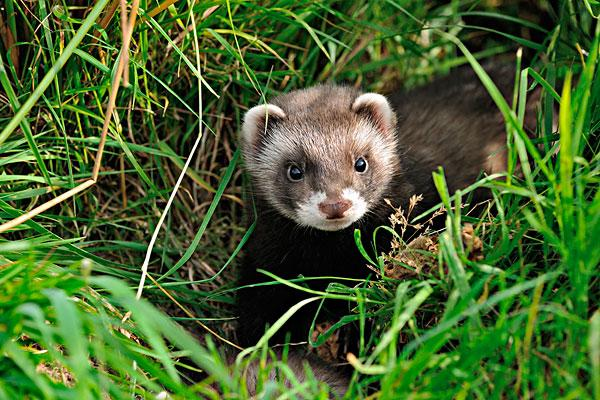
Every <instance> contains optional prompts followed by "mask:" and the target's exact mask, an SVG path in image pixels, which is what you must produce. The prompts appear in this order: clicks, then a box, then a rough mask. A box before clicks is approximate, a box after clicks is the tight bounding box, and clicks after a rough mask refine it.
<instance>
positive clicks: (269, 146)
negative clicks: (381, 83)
mask: <svg viewBox="0 0 600 400" xmlns="http://www.w3.org/2000/svg"><path fill="white" fill-rule="evenodd" d="M396 140H397V139H396V117H395V115H394V112H393V111H392V108H391V107H390V105H389V103H388V101H387V100H386V98H385V97H383V96H382V95H379V94H376V93H365V94H361V93H360V92H358V91H357V90H355V89H353V88H349V87H340V86H317V87H313V88H309V89H304V90H298V91H295V92H291V93H289V94H286V95H282V96H280V97H277V98H275V99H273V100H272V101H271V103H269V104H265V105H259V106H256V107H253V108H252V109H250V110H249V111H248V112H247V113H246V115H245V117H244V124H243V127H242V151H243V154H244V161H245V163H246V170H247V172H248V173H249V174H250V176H251V177H252V181H253V185H254V190H255V191H256V192H257V193H258V194H259V195H260V196H262V197H263V198H264V199H265V200H266V201H267V202H268V203H269V205H270V206H272V207H273V208H275V209H276V210H277V211H278V212H279V213H281V214H283V215H284V216H286V217H288V218H290V219H292V220H293V221H295V222H296V223H297V224H298V225H301V226H310V227H314V228H317V229H321V230H325V231H335V230H339V229H343V228H346V227H348V226H350V225H351V224H352V223H354V222H356V221H358V220H360V219H361V218H362V217H363V216H364V215H365V213H367V211H368V210H369V209H370V208H371V207H372V206H373V205H374V204H375V203H377V202H379V201H380V200H381V196H382V195H383V192H384V191H385V190H386V188H387V187H388V186H389V184H390V182H391V180H392V177H393V175H394V174H395V172H396V169H397V168H398V155H397V149H396V144H397V143H396Z"/></svg>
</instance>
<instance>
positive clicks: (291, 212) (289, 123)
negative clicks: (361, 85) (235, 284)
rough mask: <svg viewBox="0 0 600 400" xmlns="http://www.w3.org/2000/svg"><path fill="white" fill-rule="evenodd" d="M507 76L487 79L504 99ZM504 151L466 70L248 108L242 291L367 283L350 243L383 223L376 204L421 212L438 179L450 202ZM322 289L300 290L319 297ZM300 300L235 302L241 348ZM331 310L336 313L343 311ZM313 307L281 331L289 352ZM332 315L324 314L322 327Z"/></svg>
mask: <svg viewBox="0 0 600 400" xmlns="http://www.w3.org/2000/svg"><path fill="white" fill-rule="evenodd" d="M507 72H508V71H504V70H499V71H491V74H492V77H493V78H494V79H495V80H496V81H497V83H498V79H499V80H500V85H499V86H500V87H501V88H507V89H508V88H509V87H510V83H509V82H510V81H511V80H512V74H511V73H510V72H508V73H507ZM504 144H505V129H504V121H503V118H502V116H501V114H500V113H499V111H498V110H497V108H496V106H495V105H494V104H493V101H492V99H491V98H490V96H489V95H488V93H487V91H486V90H485V88H483V86H482V85H481V83H480V81H479V79H478V78H477V77H476V76H475V75H474V73H473V72H471V71H470V70H467V69H461V70H458V72H455V73H453V74H450V75H449V76H447V77H445V78H443V79H440V80H438V81H436V82H434V83H432V84H430V85H427V86H424V87H422V88H418V89H416V90H413V91H409V92H399V93H396V94H392V95H391V96H389V97H388V98H386V97H384V96H381V95H379V94H374V93H366V94H363V93H361V92H359V91H358V90H356V89H354V88H351V87H345V86H333V85H324V86H316V87H313V88H309V89H304V90H298V91H294V92H291V93H289V94H284V95H282V96H279V97H276V98H274V99H272V100H271V101H270V102H269V104H266V105H260V106H256V107H254V108H252V109H251V110H249V111H248V112H247V114H246V116H245V119H244V125H243V129H242V150H243V156H244V161H245V168H246V171H247V173H248V175H249V176H250V178H251V183H252V189H253V194H254V205H255V207H256V213H257V219H256V226H255V231H254V233H253V234H252V236H251V238H250V239H249V241H248V242H247V244H246V247H245V253H246V255H245V259H244V262H243V265H242V269H241V277H240V282H239V283H240V285H249V284H255V283H259V282H265V281H270V280H271V279H270V278H267V277H266V276H265V275H264V274H261V273H258V272H257V271H256V270H257V269H264V270H268V271H271V272H272V273H274V274H275V275H277V276H280V277H282V278H285V279H293V278H297V277H298V276H300V275H302V276H304V277H315V276H340V277H351V278H362V277H366V276H367V275H368V274H369V273H370V272H371V271H370V270H369V269H368V268H367V267H366V266H365V264H366V263H365V260H364V258H363V257H362V256H361V255H360V253H359V251H358V250H357V246H356V244H355V242H354V236H353V231H354V229H355V228H358V229H360V230H361V231H362V232H363V236H364V237H371V233H372V232H373V230H374V229H375V228H376V227H377V226H380V225H386V224H387V223H388V216H389V214H390V212H391V211H392V210H391V209H390V207H389V206H388V205H387V204H386V203H385V201H384V199H389V200H390V201H391V203H392V204H394V205H397V206H401V207H403V208H404V209H406V206H407V205H408V201H409V199H410V197H411V196H412V195H418V194H422V195H423V198H424V200H423V201H422V202H421V203H420V204H419V207H420V210H424V209H427V208H429V207H431V206H432V205H434V204H436V203H438V202H439V198H438V195H437V192H436V190H435V187H434V185H433V181H432V177H431V173H432V171H434V170H436V169H437V168H438V166H442V167H443V168H444V170H445V175H446V178H447V182H448V187H449V189H450V191H451V192H453V191H455V190H457V189H460V188H464V187H466V186H467V185H468V184H470V183H472V182H474V181H475V179H476V178H477V176H478V175H479V174H480V173H481V171H486V172H487V173H492V172H496V171H497V170H498V169H501V168H503V166H504V164H505V162H504V153H505V152H504V150H503V149H504ZM250 209H252V206H251V207H250ZM418 211H419V210H417V212H418ZM250 214H252V211H250ZM415 215H416V214H415ZM328 283H329V282H328V281H327V280H311V281H309V282H308V284H309V285H310V287H311V288H314V289H317V290H324V289H325V288H326V286H327V284H328ZM306 297H309V295H307V294H306V293H304V292H301V291H299V290H295V289H292V288H289V287H287V286H284V285H269V286H259V287H256V288H248V289H243V290H241V291H240V292H239V297H238V305H239V317H240V318H239V338H238V339H239V340H240V342H242V343H244V344H254V343H256V341H257V340H258V339H259V338H260V337H261V336H262V334H263V333H264V329H265V324H272V323H273V322H274V321H276V320H277V319H278V318H279V317H280V316H281V315H282V314H283V313H284V312H285V311H287V310H288V309H289V308H290V307H291V306H293V305H294V304H296V303H297V302H299V301H300V300H302V299H303V298H306ZM333 306H334V307H342V308H343V305H341V302H337V303H335V304H333ZM315 307H316V306H315ZM315 307H312V308H309V307H305V308H304V309H302V310H300V312H299V313H297V314H296V315H295V316H294V317H293V318H292V319H291V320H290V321H289V322H288V323H287V324H286V325H285V326H284V329H283V330H282V331H281V333H282V334H281V335H280V336H278V337H277V338H276V339H275V340H276V341H280V340H281V339H282V338H283V337H284V336H283V333H284V332H285V331H289V332H290V333H291V339H292V340H306V338H307V337H308V334H309V332H308V329H309V327H310V324H311V321H312V319H313V317H314V314H315ZM327 312H329V314H327ZM341 312H342V311H341V310H339V309H338V310H336V309H335V308H334V309H332V308H329V310H328V311H326V312H325V313H322V316H323V318H324V319H328V318H329V319H331V318H336V317H339V315H338V314H340V313H341ZM346 312H347V308H346Z"/></svg>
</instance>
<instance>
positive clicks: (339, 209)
mask: <svg viewBox="0 0 600 400" xmlns="http://www.w3.org/2000/svg"><path fill="white" fill-rule="evenodd" d="M350 207H352V202H351V201H350V200H345V199H344V200H341V199H338V200H333V201H330V200H329V199H327V200H325V201H324V202H322V203H319V210H321V212H322V213H323V214H325V216H326V217H327V219H340V218H343V217H344V213H345V212H346V211H348V209H349V208H350Z"/></svg>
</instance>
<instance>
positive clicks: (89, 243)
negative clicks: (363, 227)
mask: <svg viewBox="0 0 600 400" xmlns="http://www.w3.org/2000/svg"><path fill="white" fill-rule="evenodd" d="M124 3H125V2H123V4H124ZM138 5H139V10H138V13H135V12H131V10H132V8H133V9H134V11H135V8H137V7H138ZM599 11H600V10H599V8H598V3H597V2H596V1H593V0H584V1H582V2H579V1H570V0H561V1H553V2H546V1H539V2H538V1H534V2H524V1H523V2H522V1H517V0H514V1H511V0H501V1H462V0H459V1H450V2H441V1H429V2H419V1H414V2H400V1H394V0H387V1H377V2H374V1H370V2H367V1H334V0H328V1H320V2H313V1H303V0H300V1H289V0H279V1H266V2H252V1H202V2H193V1H183V0H182V1H175V0H165V1H156V0H152V1H151V0H143V1H137V0H134V1H132V2H131V4H129V3H128V4H127V5H126V9H125V10H124V11H123V10H122V9H121V2H120V1H117V0H111V1H108V0H98V1H96V2H88V1H83V0H80V1H70V2H67V1H63V0H39V1H36V2H32V1H25V0H6V1H4V2H3V3H2V5H0V34H1V41H0V57H1V58H0V223H3V222H7V221H9V220H12V219H13V218H16V217H18V216H20V215H22V214H24V213H26V212H27V211H30V210H33V209H35V207H37V206H40V205H42V204H45V203H46V202H47V201H50V200H51V199H56V198H57V197H58V196H60V195H61V194H63V193H65V192H67V191H68V190H69V189H72V188H74V187H76V186H77V185H79V184H82V183H83V184H86V185H89V187H87V188H86V189H84V190H82V191H80V192H79V193H77V194H76V195H75V196H73V197H69V198H67V199H64V200H61V199H60V198H59V199H58V200H56V202H57V203H58V204H57V205H55V206H54V207H52V208H49V209H48V210H46V211H44V212H43V213H41V214H40V215H37V216H35V217H34V218H33V219H30V220H28V221H27V222H25V223H22V224H20V225H18V226H15V227H11V228H10V229H8V230H7V231H4V232H2V233H0V398H57V399H66V398H77V399H80V398H100V397H103V398H106V396H109V397H112V398H125V397H128V398H131V397H133V396H135V397H140V398H156V397H157V396H158V397H160V398H165V396H166V393H169V396H170V397H172V398H189V397H191V396H194V395H200V396H204V397H209V398H220V397H222V396H227V397H228V398H245V397H248V394H247V391H246V389H245V385H244V384H243V383H242V382H243V374H244V373H245V366H246V363H247V360H249V359H253V358H264V357H265V356H266V354H267V353H266V351H265V350H266V347H265V346H258V347H257V348H255V349H252V351H248V352H247V353H248V354H247V357H245V358H243V359H241V358H240V359H238V362H237V363H235V364H234V365H233V366H232V367H231V368H228V367H227V366H226V365H227V363H226V362H225V361H224V356H223V355H222V354H220V353H219V350H218V349H221V350H222V349H224V348H229V347H231V346H230V345H229V344H225V343H224V342H222V341H221V339H220V337H227V338H229V339H231V340H232V341H233V342H235V336H234V334H233V329H232V327H233V326H234V324H235V315H234V314H233V312H232V307H231V306H232V303H233V296H234V293H235V281H234V277H235V267H236V265H237V260H238V255H239V252H240V250H242V251H243V243H244V242H245V240H246V238H247V236H248V235H249V234H251V229H248V224H246V222H245V219H244V217H243V212H242V204H243V199H244V195H243V192H242V183H243V176H242V174H241V168H240V165H239V154H238V153H237V151H236V148H237V146H236V139H235V138H236V132H237V129H238V127H239V126H240V118H241V116H242V115H243V113H244V111H245V110H246V109H247V108H248V107H251V106H252V105H255V104H257V103H258V102H260V101H263V100H264V99H265V98H269V97H270V96H273V95H275V94H276V93H279V92H282V91H289V90H293V89H295V88H299V87H305V86H308V85H311V84H313V83H315V82H321V81H326V80H333V81H336V82H348V83H350V84H356V85H361V86H363V87H364V88H366V89H370V90H378V91H383V92H385V91H389V90H391V89H392V88H393V87H397V86H398V85H402V86H405V87H410V86H414V85H418V84H422V83H424V82H427V81H429V80H431V79H432V78H433V77H435V76H437V75H442V74H444V73H446V72H447V71H448V70H449V68H451V67H454V66H458V65H461V64H470V65H471V66H472V67H473V68H476V71H479V72H480V73H481V70H480V69H478V66H479V62H482V60H484V59H487V58H490V57H503V56H507V59H512V60H514V61H512V62H515V64H517V67H518V71H519V73H518V74H517V75H516V76H515V96H514V99H513V101H512V102H508V103H506V102H505V101H504V100H503V99H502V98H501V97H499V96H498V94H497V90H496V89H495V87H494V85H493V82H491V81H490V80H489V78H487V76H486V75H485V74H484V73H481V75H480V77H481V80H482V82H483V84H485V85H486V87H487V88H488V90H489V92H490V95H492V97H494V98H495V100H496V103H497V106H498V107H499V108H500V109H501V110H502V112H503V113H504V115H505V117H506V121H507V132H508V133H509V140H508V142H507V146H508V149H509V154H510V157H509V166H508V167H509V173H508V174H507V175H506V176H505V177H502V178H501V179H499V180H496V181H493V182H491V181H489V180H488V181H484V183H483V184H485V185H487V186H488V187H490V188H492V189H493V194H494V197H493V202H492V204H493V207H490V208H491V209H492V208H493V209H494V211H493V212H489V213H487V214H486V215H484V216H482V217H481V218H474V217H470V216H468V215H461V214H466V211H457V210H460V208H459V207H458V208H455V209H454V211H450V212H449V214H448V218H447V229H446V230H445V231H444V232H443V233H441V234H440V235H439V236H438V235H437V234H436V235H435V236H434V237H435V238H436V239H435V240H436V243H437V244H436V246H433V247H432V248H430V249H429V250H432V251H433V252H432V253H429V252H423V253H424V254H422V257H423V258H422V262H423V263H426V264H428V265H429V266H430V267H428V268H422V269H421V270H420V271H418V272H416V273H415V272H413V271H411V270H410V267H411V264H410V262H407V259H406V258H403V257H402V254H403V253H402V252H400V253H395V254H393V255H392V256H393V257H391V258H390V257H382V256H377V254H376V253H374V252H373V251H372V250H371V247H370V246H369V245H368V243H367V241H366V240H365V243H364V245H365V249H366V251H367V252H368V253H369V254H370V255H371V258H372V259H373V261H372V262H373V264H374V268H381V269H385V268H388V269H389V268H392V269H393V270H396V271H398V270H400V271H405V272H406V273H401V274H400V276H395V277H396V278H398V277H401V279H393V278H394V276H393V275H392V277H390V275H389V274H388V277H384V278H382V277H379V278H377V279H375V280H374V281H373V280H372V281H370V282H362V283H356V282H354V283H352V284H348V286H341V285H336V286H333V287H331V293H325V294H322V297H328V296H331V294H332V293H337V294H339V293H343V294H344V295H346V296H348V297H351V298H352V299H353V304H354V305H355V309H354V311H353V312H352V313H350V314H349V315H350V317H349V319H359V320H362V321H364V319H365V318H366V317H369V318H370V319H371V320H372V321H374V325H375V326H376V329H375V330H374V332H373V333H372V335H367V336H366V337H363V340H361V351H360V353H359V354H356V355H355V356H356V357H355V358H351V361H352V365H353V366H354V368H355V370H356V373H355V374H354V376H353V380H352V386H351V390H350V392H349V393H348V394H347V397H348V398H365V397H367V396H369V397H370V398H385V399H392V398H395V399H397V398H461V399H462V398H485V399H489V398H552V399H555V398H573V399H574V398H577V399H585V398H596V399H600V313H599V312H598V304H599V295H600V293H599V292H600V289H599V287H600V285H599V276H598V262H599V261H600V246H598V238H600V193H599V191H598V182H599V179H600V177H599V173H600V153H599V152H598V130H599V127H600V110H599V95H600V79H597V75H598V72H597V71H596V68H597V66H598V55H599V54H598V41H599V37H600V25H599V24H598V14H599ZM133 15H135V16H136V17H137V19H135V20H134V19H133V18H132V17H131V16H133ZM128 18H129V19H128ZM518 48H521V49H522V51H523V57H522V58H518V57H517V58H516V59H515V54H516V53H517V49H518ZM120 65H121V66H124V68H122V67H119V66H120ZM122 74H123V75H122ZM119 77H121V78H122V79H119ZM528 80H529V84H528ZM119 83H120V84H121V85H120V86H119V85H118V84H119ZM533 87H541V88H542V96H541V97H542V102H541V105H540V107H539V109H538V113H537V118H538V126H539V129H538V132H537V134H536V135H535V137H534V138H530V137H529V136H528V135H526V134H525V133H524V132H523V128H522V118H523V114H522V110H523V105H524V104H525V99H526V98H527V96H528V95H529V93H530V90H531V89H532V88H533ZM116 89H118V92H117V90H116ZM111 94H112V95H113V96H111ZM111 102H114V105H115V108H114V110H108V112H107V107H108V106H109V105H110V104H111ZM105 122H106V123H105ZM103 124H104V128H105V130H107V132H108V136H107V137H106V142H105V144H103V143H102V141H101V139H100V138H101V137H102V132H103ZM559 128H560V129H559ZM196 144H197V145H198V146H197V147H196V146H195V145H196ZM101 146H105V147H104V151H103V157H102V160H98V154H99V153H98V152H97V151H98V148H99V147H101ZM186 161H189V165H188V164H186ZM517 162H518V163H520V165H521V167H520V169H521V171H522V172H521V173H520V174H512V172H514V170H515V168H516V165H517ZM94 165H97V166H101V168H100V169H99V170H98V176H97V178H98V179H95V178H96V176H95V171H94ZM179 178H181V182H180V184H179V182H178V179H179ZM435 178H436V182H437V183H438V187H439V190H440V193H442V195H443V196H442V197H443V199H444V205H445V208H446V209H448V210H452V206H453V205H458V204H460V201H461V197H464V198H465V199H466V198H467V197H468V194H467V193H458V194H457V195H456V196H454V197H453V198H450V197H449V196H448V194H447V193H446V191H445V186H444V183H443V177H442V175H440V174H437V175H436V176H435ZM90 179H91V180H90ZM85 182H90V183H89V184H87V183H85ZM161 217H164V220H163V219H161ZM250 222H251V221H250ZM465 223H471V224H473V226H474V231H473V232H472V233H470V232H466V231H465V228H464V226H465ZM0 229H1V228H0ZM154 233H156V235H155V236H153V234H154ZM473 236H474V237H476V239H471V238H472V237H473ZM479 241H480V242H479ZM398 245H399V246H400V249H403V247H402V246H403V245H402V244H398ZM420 260H421V259H420ZM409 261H410V260H409ZM420 262H421V261H419V263H420ZM365 263H367V261H366V260H365ZM412 265H413V267H414V264H412ZM146 270H147V271H148V275H147V276H146V275H145V274H143V273H142V271H146ZM138 287H139V289H138V291H137V293H136V292H135V289H136V288H138ZM136 294H137V297H141V299H139V300H138V299H137V298H136ZM344 321H345V320H343V321H341V323H342V324H343V323H344ZM181 326H184V327H185V328H186V329H182V328H181ZM329 334H331V332H327V333H326V334H325V335H324V336H328V335H329ZM322 340H323V338H321V340H319V341H318V342H321V341H322ZM217 343H218V344H217ZM279 367H280V368H279V372H280V374H281V375H280V376H281V377H283V376H287V377H288V380H289V381H290V382H288V383H289V386H291V388H289V389H285V388H284V387H283V386H282V383H281V382H282V381H283V378H281V379H279V381H280V382H268V380H266V379H264V378H265V376H266V373H263V374H261V375H260V377H261V379H259V381H260V382H259V392H260V395H259V397H263V398H268V397H273V396H275V395H276V394H277V389H278V388H279V389H280V390H281V393H280V394H281V396H282V398H287V397H295V396H303V397H305V398H318V397H319V396H320V397H321V398H327V392H328V388H327V387H326V386H325V385H324V384H321V383H319V382H317V381H316V380H314V379H308V380H307V381H306V382H304V383H300V382H298V381H297V380H295V379H294V378H293V376H292V375H291V372H290V371H289V370H288V369H286V367H285V363H281V364H279ZM269 368H272V367H271V366H267V367H265V371H266V370H268V369H269ZM263 372H264V371H263Z"/></svg>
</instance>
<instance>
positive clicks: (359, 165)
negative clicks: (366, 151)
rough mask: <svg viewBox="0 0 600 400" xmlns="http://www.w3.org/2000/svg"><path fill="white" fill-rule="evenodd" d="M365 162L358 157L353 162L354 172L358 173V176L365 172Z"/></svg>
mask: <svg viewBox="0 0 600 400" xmlns="http://www.w3.org/2000/svg"><path fill="white" fill-rule="evenodd" d="M367 166H368V165H367V160H365V159H364V158H362V157H359V158H358V159H357V160H356V161H355V162H354V169H355V170H356V172H358V173H359V174H362V173H363V172H365V171H366V170H367Z"/></svg>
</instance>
